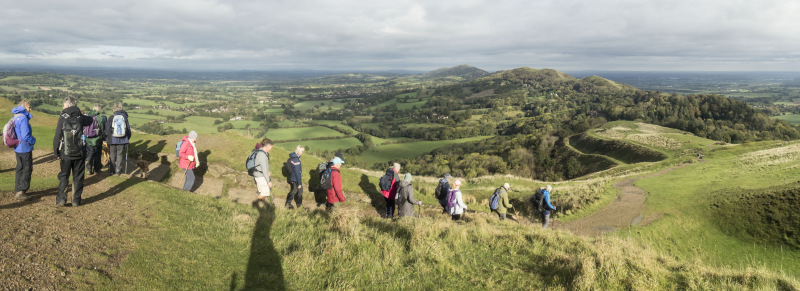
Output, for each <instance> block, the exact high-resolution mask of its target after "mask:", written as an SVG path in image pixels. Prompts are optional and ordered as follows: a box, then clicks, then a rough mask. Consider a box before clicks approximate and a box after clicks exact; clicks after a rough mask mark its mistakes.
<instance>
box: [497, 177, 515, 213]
mask: <svg viewBox="0 0 800 291" xmlns="http://www.w3.org/2000/svg"><path fill="white" fill-rule="evenodd" d="M510 189H511V185H508V183H505V184H503V187H500V188H497V190H495V192H497V193H499V196H498V199H497V202H498V203H497V210H495V212H497V216H498V217H499V218H500V220H505V219H506V213H507V212H508V209H509V208H511V207H513V205H511V203H509V201H508V193H507V191H508V190H510ZM515 214H516V213H515Z"/></svg>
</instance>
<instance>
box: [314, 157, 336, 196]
mask: <svg viewBox="0 0 800 291" xmlns="http://www.w3.org/2000/svg"><path fill="white" fill-rule="evenodd" d="M331 166H332V164H331V163H328V162H322V163H320V164H319V166H317V170H318V171H319V187H320V188H322V189H323V190H328V189H330V188H333V183H331Z"/></svg>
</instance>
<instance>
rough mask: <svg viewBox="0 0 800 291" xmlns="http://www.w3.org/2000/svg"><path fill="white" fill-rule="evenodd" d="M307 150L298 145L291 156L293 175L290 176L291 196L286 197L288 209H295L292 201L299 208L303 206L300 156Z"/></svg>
mask: <svg viewBox="0 0 800 291" xmlns="http://www.w3.org/2000/svg"><path fill="white" fill-rule="evenodd" d="M304 151H306V148H305V147H303V146H301V145H298V146H297V148H296V149H295V150H294V152H291V153H290V154H289V162H291V163H292V173H291V174H290V175H289V195H287V196H286V208H289V209H293V208H294V207H292V200H294V203H295V205H296V206H297V207H302V206H303V165H301V164H300V156H302V155H303V152H304Z"/></svg>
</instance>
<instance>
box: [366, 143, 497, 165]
mask: <svg viewBox="0 0 800 291" xmlns="http://www.w3.org/2000/svg"><path fill="white" fill-rule="evenodd" d="M489 137H490V136H478V137H470V138H462V139H454V140H441V141H417V142H409V143H399V144H389V145H381V146H377V147H375V148H373V149H370V150H368V151H366V152H364V153H362V154H361V156H359V157H358V159H359V160H360V161H362V162H364V163H367V164H368V165H372V164H374V163H381V162H386V161H392V160H394V159H397V158H405V159H411V158H415V157H418V156H420V155H423V154H426V153H429V152H431V151H432V150H435V149H438V148H441V147H444V146H446V145H450V144H457V143H464V142H470V141H478V140H482V139H485V138H489Z"/></svg>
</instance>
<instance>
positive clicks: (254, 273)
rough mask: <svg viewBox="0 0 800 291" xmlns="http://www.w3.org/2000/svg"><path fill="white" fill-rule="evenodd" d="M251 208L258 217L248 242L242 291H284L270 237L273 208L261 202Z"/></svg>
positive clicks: (277, 260)
mask: <svg viewBox="0 0 800 291" xmlns="http://www.w3.org/2000/svg"><path fill="white" fill-rule="evenodd" d="M253 207H255V208H256V209H258V213H259V216H258V220H257V221H256V226H255V229H254V230H253V237H252V240H251V241H250V258H249V260H248V262H247V271H246V273H245V275H244V286H243V290H286V283H285V282H284V278H283V267H282V265H281V260H282V259H281V256H280V254H278V251H277V250H276V249H275V244H274V243H273V242H272V238H271V237H270V231H271V230H272V224H273V223H274V222H275V207H274V206H272V205H270V204H269V203H266V202H263V201H255V202H253ZM235 277H236V275H234V278H235ZM231 286H232V287H235V283H231Z"/></svg>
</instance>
